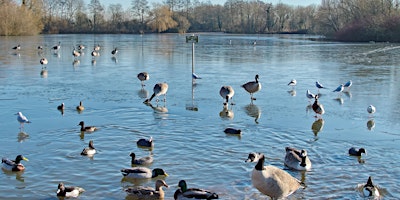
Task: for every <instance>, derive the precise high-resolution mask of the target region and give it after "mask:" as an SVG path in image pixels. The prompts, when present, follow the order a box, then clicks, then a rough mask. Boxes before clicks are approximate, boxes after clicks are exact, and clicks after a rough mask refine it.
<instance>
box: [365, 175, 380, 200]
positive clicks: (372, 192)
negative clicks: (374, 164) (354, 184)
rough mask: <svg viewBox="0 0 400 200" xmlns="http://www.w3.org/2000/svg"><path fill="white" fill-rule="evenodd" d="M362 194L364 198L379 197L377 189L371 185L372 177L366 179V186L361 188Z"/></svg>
mask: <svg viewBox="0 0 400 200" xmlns="http://www.w3.org/2000/svg"><path fill="white" fill-rule="evenodd" d="M363 194H364V196H365V197H375V198H377V197H379V196H380V194H379V190H378V188H377V187H376V186H375V185H374V184H373V183H372V177H371V176H370V177H368V181H367V184H365V185H364V186H363Z"/></svg>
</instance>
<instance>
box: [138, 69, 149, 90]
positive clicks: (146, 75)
mask: <svg viewBox="0 0 400 200" xmlns="http://www.w3.org/2000/svg"><path fill="white" fill-rule="evenodd" d="M137 78H138V79H139V80H140V83H141V85H142V87H144V86H145V84H144V81H147V80H149V79H150V75H149V73H147V72H140V73H139V74H138V75H137Z"/></svg>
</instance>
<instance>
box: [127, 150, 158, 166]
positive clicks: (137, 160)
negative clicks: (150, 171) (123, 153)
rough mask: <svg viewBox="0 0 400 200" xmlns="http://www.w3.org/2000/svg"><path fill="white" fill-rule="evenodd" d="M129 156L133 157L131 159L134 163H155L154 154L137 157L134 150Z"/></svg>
mask: <svg viewBox="0 0 400 200" xmlns="http://www.w3.org/2000/svg"><path fill="white" fill-rule="evenodd" d="M129 156H130V157H132V159H131V164H132V165H149V164H151V163H153V160H154V159H153V157H152V156H145V157H141V158H136V154H135V153H133V152H132V153H131V154H129Z"/></svg>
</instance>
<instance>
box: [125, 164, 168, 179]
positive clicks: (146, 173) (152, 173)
mask: <svg viewBox="0 0 400 200" xmlns="http://www.w3.org/2000/svg"><path fill="white" fill-rule="evenodd" d="M121 173H122V175H123V176H124V177H127V178H134V179H148V178H155V177H157V176H168V174H167V173H166V172H165V171H164V170H163V169H161V168H155V169H153V170H151V169H149V168H147V167H132V168H124V169H121Z"/></svg>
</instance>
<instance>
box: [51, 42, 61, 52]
mask: <svg viewBox="0 0 400 200" xmlns="http://www.w3.org/2000/svg"><path fill="white" fill-rule="evenodd" d="M60 48H61V42H58V45H56V46H53V50H54V51H58V50H60Z"/></svg>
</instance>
